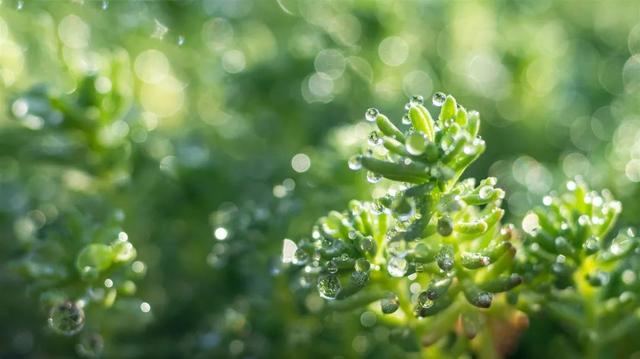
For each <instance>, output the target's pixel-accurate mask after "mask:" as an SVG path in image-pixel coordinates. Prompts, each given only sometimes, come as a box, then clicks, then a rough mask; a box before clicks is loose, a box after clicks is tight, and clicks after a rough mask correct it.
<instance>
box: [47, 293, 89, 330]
mask: <svg viewBox="0 0 640 359" xmlns="http://www.w3.org/2000/svg"><path fill="white" fill-rule="evenodd" d="M84 319H85V318H84V311H83V310H82V308H80V307H79V306H78V305H77V304H75V303H73V302H71V301H66V302H63V303H60V304H58V305H56V306H54V307H53V308H51V310H50V311H49V319H48V323H49V327H50V328H51V329H53V331H54V332H56V333H58V334H63V335H74V334H76V333H78V332H79V331H80V330H82V327H83V326H84Z"/></svg>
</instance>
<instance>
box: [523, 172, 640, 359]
mask: <svg viewBox="0 0 640 359" xmlns="http://www.w3.org/2000/svg"><path fill="white" fill-rule="evenodd" d="M543 205H544V206H542V207H538V208H536V209H535V210H533V211H532V212H530V213H529V214H528V215H527V216H525V218H524V220H523V229H524V231H525V232H526V233H527V235H526V237H525V239H524V251H523V255H522V257H521V258H520V259H521V261H520V262H519V268H520V269H519V272H520V273H521V274H522V276H523V277H524V279H525V283H526V286H523V287H522V288H520V289H521V296H520V297H521V301H520V304H521V305H522V306H525V307H528V310H531V311H535V310H541V311H542V312H544V313H545V314H546V315H548V316H549V317H550V318H552V319H553V320H555V321H556V322H557V324H558V325H560V326H561V327H563V328H566V330H567V332H568V333H570V336H569V337H568V338H567V339H565V340H566V342H565V343H563V344H565V345H564V346H563V348H564V350H565V351H566V352H565V353H564V354H563V356H581V357H587V358H600V357H604V356H609V355H613V356H616V357H624V356H628V355H629V354H630V353H628V352H625V350H624V349H623V346H620V345H618V344H620V343H621V342H623V341H625V340H627V338H628V336H629V334H630V333H631V331H632V330H633V329H634V328H636V327H637V326H638V325H640V311H639V309H638V304H639V302H638V298H637V297H638V281H637V273H638V272H637V271H638V254H640V249H639V248H640V247H639V244H640V239H639V238H638V237H637V235H636V232H635V230H634V229H632V228H624V229H621V230H620V231H618V232H617V234H614V235H612V234H611V232H612V229H613V228H614V225H615V222H616V219H617V217H618V215H619V214H620V213H621V210H622V207H621V204H620V202H618V201H616V200H614V199H613V197H612V195H611V193H610V192H609V191H606V190H605V191H602V192H596V191H591V190H589V189H588V187H587V186H586V185H585V183H584V182H583V181H582V180H579V179H578V180H576V181H569V182H567V191H565V192H563V193H560V194H557V195H556V194H553V195H550V196H546V197H544V199H543Z"/></svg>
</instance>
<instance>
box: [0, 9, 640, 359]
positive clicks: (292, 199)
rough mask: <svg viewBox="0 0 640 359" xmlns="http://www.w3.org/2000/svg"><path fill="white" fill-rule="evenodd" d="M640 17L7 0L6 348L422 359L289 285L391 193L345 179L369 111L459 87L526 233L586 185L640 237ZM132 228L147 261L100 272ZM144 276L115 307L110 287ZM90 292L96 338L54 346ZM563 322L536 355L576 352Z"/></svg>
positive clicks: (2, 66)
mask: <svg viewBox="0 0 640 359" xmlns="http://www.w3.org/2000/svg"><path fill="white" fill-rule="evenodd" d="M639 14H640V4H636V3H634V2H629V1H627V0H613V1H608V2H552V1H547V0H543V1H540V0H537V1H533V0H519V1H509V2H508V1H496V2H462V1H453V2H438V1H397V2H392V3H390V2H388V1H382V0H380V1H374V0H370V1H365V0H363V1H355V0H349V1H312V0H270V1H257V0H202V1H157V2H152V1H145V2H137V1H130V2H129V1H106V0H105V1H89V0H84V1H83V0H77V1H55V2H45V1H37V0H2V1H1V2H0V104H1V105H0V203H1V204H2V206H0V232H1V233H2V234H3V235H2V241H1V242H0V263H2V267H1V268H0V286H1V288H2V292H3V296H2V298H0V305H1V306H2V308H3V310H2V311H0V318H1V319H2V321H1V322H2V323H3V324H2V325H0V356H2V357H18V358H20V357H61V356H72V355H76V354H77V355H81V356H85V357H92V356H99V355H100V353H102V355H103V356H105V357H140V356H145V357H178V356H187V357H235V356H239V357H276V356H277V357H294V356H295V357H299V356H301V355H306V356H310V357H334V356H343V357H358V356H365V355H366V356H369V357H397V356H400V355H402V354H401V353H402V351H400V350H401V349H400V348H399V347H398V346H397V345H390V344H389V343H390V342H389V338H390V333H389V331H388V330H387V329H386V328H385V327H384V326H381V325H377V324H376V321H375V320H373V321H372V319H371V315H370V314H368V312H367V311H364V312H362V311H353V312H351V311H347V312H341V313H332V314H327V315H323V316H316V315H309V314H312V313H320V312H322V310H323V307H324V302H323V301H322V300H321V298H320V297H319V296H318V295H317V294H315V293H309V294H306V295H300V296H298V295H292V294H291V291H290V290H289V288H290V286H291V285H294V286H295V284H296V283H295V282H293V283H290V279H289V278H288V277H287V276H282V275H278V274H279V273H282V268H281V260H280V252H281V248H282V243H283V238H285V237H289V238H294V237H296V238H297V237H300V236H303V235H306V234H307V233H308V232H309V229H310V228H312V226H313V224H314V222H315V220H316V219H317V218H318V217H320V216H321V215H322V214H323V213H326V212H328V211H329V210H330V209H332V208H346V207H347V204H348V202H349V201H350V200H352V199H357V200H371V199H376V198H379V197H381V196H382V195H383V194H384V191H385V188H386V187H385V186H386V185H385V183H384V181H383V182H382V183H380V184H378V185H376V186H374V187H373V189H372V190H371V189H370V188H369V185H366V184H364V182H365V181H364V180H363V177H364V176H365V175H364V174H363V173H353V172H350V171H349V169H348V167H347V162H348V159H349V157H350V156H351V155H352V154H353V153H356V152H358V151H359V150H361V147H360V146H361V143H362V142H363V139H364V138H366V136H367V134H368V133H369V131H370V127H369V126H368V125H366V124H365V123H362V121H361V120H362V118H363V114H364V110H365V109H366V108H369V107H371V106H372V105H373V104H376V106H378V107H379V108H380V110H381V111H382V112H384V113H386V114H388V116H389V118H390V119H391V120H392V121H394V122H395V123H396V124H399V123H400V119H401V117H402V109H401V108H398V107H397V104H401V103H404V102H406V100H407V98H408V97H409V96H412V95H416V94H419V95H422V96H425V97H428V96H431V94H432V93H434V92H436V91H439V90H446V92H450V93H454V94H456V97H457V98H459V99H461V100H463V102H464V103H465V104H466V105H467V106H468V107H469V108H473V109H476V110H478V111H480V112H481V113H482V114H483V121H484V122H483V127H482V129H481V133H480V134H481V135H482V137H483V138H484V139H485V140H486V143H487V149H486V153H485V155H484V156H482V157H481V158H480V159H479V160H478V161H476V162H475V163H474V165H473V166H471V167H470V168H469V169H468V171H467V172H466V174H465V176H467V177H475V178H485V177H487V176H488V175H489V176H494V177H497V178H498V180H499V183H500V184H501V185H502V186H504V189H505V192H506V194H507V196H506V198H505V200H506V206H505V209H506V218H507V220H508V221H511V222H513V223H520V220H521V218H522V217H525V215H526V214H527V211H528V210H529V209H530V208H532V207H533V206H534V204H538V203H540V202H541V201H542V197H543V196H544V195H547V194H548V193H549V192H550V191H551V190H552V189H553V188H556V187H558V186H559V185H561V184H563V183H564V178H565V177H574V176H576V175H581V176H582V177H583V178H584V180H585V181H587V182H589V184H590V185H591V186H592V188H604V187H607V188H610V190H611V191H612V193H613V195H614V196H615V197H616V198H618V199H619V200H620V201H621V203H622V207H623V208H624V211H623V212H622V214H621V218H620V221H619V222H620V223H621V225H624V226H627V225H630V226H637V225H638V224H640V221H639V220H638V217H637V213H638V211H639V210H640V202H639V201H638V200H637V198H638V196H639V195H640V186H639V185H638V182H640V150H639V149H640V147H639V146H640V145H639V144H640V118H639V117H638V113H640V105H639V104H640V101H638V100H639V97H640V23H639V22H638V15H639ZM121 232H122V233H125V234H126V237H127V241H126V242H128V243H130V244H131V245H132V246H133V248H135V252H136V255H137V256H136V258H135V259H133V258H131V261H123V262H118V263H115V264H114V266H113V267H112V266H111V264H110V265H109V267H108V268H106V265H105V269H104V271H102V270H101V271H98V275H97V277H92V278H84V279H83V277H81V273H80V272H81V268H78V265H77V262H78V261H79V258H81V257H82V258H85V255H82V256H80V253H86V252H83V248H85V246H87V245H89V246H93V245H99V246H100V247H99V248H102V249H101V250H104V251H107V252H111V251H112V250H113V247H114V246H115V244H117V242H114V240H116V239H118V238H119V237H118V236H119V233H121ZM617 232H618V229H617V228H615V229H614V233H617ZM56 247H61V248H62V249H63V251H62V252H63V253H60V248H56ZM91 248H98V247H91ZM91 251H93V250H91ZM89 257H91V256H89ZM83 261H84V259H83ZM83 263H84V262H83ZM135 263H139V264H135ZM134 264H135V266H134ZM34 265H39V266H40V267H37V266H34ZM101 265H102V264H100V265H98V266H101ZM625 265H626V264H625ZM628 265H629V266H630V267H629V268H636V267H634V266H635V264H628ZM21 268H22V269H21ZM134 268H137V269H139V270H140V273H136V271H135V270H134ZM25 269H27V270H25ZM34 274H37V276H34ZM62 274H64V275H63V276H62ZM142 274H145V276H144V278H139V276H140V275H142ZM59 275H61V276H59ZM107 279H110V280H111V284H110V285H111V287H109V286H108V285H106V284H107V283H109V282H105V281H106V280H107ZM128 281H130V282H131V283H134V285H135V290H134V291H135V293H133V292H131V293H130V292H127V291H126V290H125V292H126V293H124V292H123V293H122V295H121V293H118V294H117V298H116V299H115V300H114V302H113V303H112V305H111V306H108V305H105V303H104V298H103V299H99V298H100V297H99V296H98V297H95V290H96V289H100V290H102V291H104V292H105V293H106V292H108V289H110V288H115V289H117V290H118V291H120V290H121V289H120V288H121V286H125V287H129V289H131V286H130V285H129V284H127V285H125V283H128ZM100 284H105V286H102V287H101V288H98V286H99V285H100ZM51 291H53V292H54V293H56V296H55V298H53V301H52V302H47V301H46V300H45V299H47V298H51V297H50V296H47V295H45V294H46V293H50V292H51ZM129 293H130V294H129ZM636 293H637V292H636ZM92 294H94V296H93V297H92V296H91V295H92ZM611 295H613V294H611ZM70 301H73V303H74V304H75V305H78V303H80V304H83V305H85V306H84V309H83V315H84V317H83V318H84V319H83V320H82V321H83V323H84V328H83V329H82V330H81V331H80V332H79V333H78V334H76V335H75V336H64V335H62V336H61V335H59V334H55V333H54V331H52V330H51V329H50V328H49V326H48V324H47V320H48V317H49V315H50V314H51V313H52V312H51V310H52V308H58V309H63V310H67V308H68V303H70ZM78 301H80V302H78ZM131 313H135V316H133V314H131ZM71 314H74V312H71ZM75 314H77V313H75ZM546 315H547V314H545V313H541V314H540V315H539V316H532V317H531V318H530V319H531V328H530V329H529V330H528V331H527V332H526V333H525V334H524V336H523V337H522V338H521V340H520V342H519V345H518V346H517V348H516V349H514V350H515V352H514V354H513V355H514V356H517V357H531V358H534V357H535V358H537V357H541V356H544V355H551V354H553V353H558V352H559V351H558V350H561V349H562V350H564V348H566V347H567V343H566V340H565V339H564V338H565V337H566V336H567V329H566V328H565V327H563V326H562V325H558V323H556V322H555V321H553V320H547V319H548V318H547V317H546ZM79 318H80V317H78V316H77V315H72V316H70V317H69V318H68V319H71V322H72V323H73V322H74V321H75V322H78V321H80V319H79ZM134 324H135V325H134ZM629 330H630V331H631V333H632V335H633V334H637V333H638V330H640V329H638V327H637V326H632V327H631V328H630V329H629ZM541 342H544V343H547V345H544V346H541V345H539V343H541ZM616 343H618V342H616ZM616 345H618V346H620V348H619V349H620V352H621V353H633V352H636V351H638V350H640V348H639V347H638V344H637V343H635V342H632V341H620V342H619V343H618V344H616ZM514 347H516V346H515V345H514ZM636 355H637V354H636Z"/></svg>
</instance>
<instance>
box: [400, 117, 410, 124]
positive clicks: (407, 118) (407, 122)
mask: <svg viewBox="0 0 640 359" xmlns="http://www.w3.org/2000/svg"><path fill="white" fill-rule="evenodd" d="M402 124H403V125H410V124H411V118H410V117H409V115H404V116H402Z"/></svg>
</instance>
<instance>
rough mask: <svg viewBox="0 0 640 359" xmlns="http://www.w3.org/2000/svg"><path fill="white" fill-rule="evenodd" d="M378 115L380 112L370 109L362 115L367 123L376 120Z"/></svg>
mask: <svg viewBox="0 0 640 359" xmlns="http://www.w3.org/2000/svg"><path fill="white" fill-rule="evenodd" d="M379 114H380V111H378V109H377V108H373V107H372V108H370V109H368V110H367V112H365V113H364V118H365V120H367V121H369V122H373V121H375V120H376V117H378V115H379Z"/></svg>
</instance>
